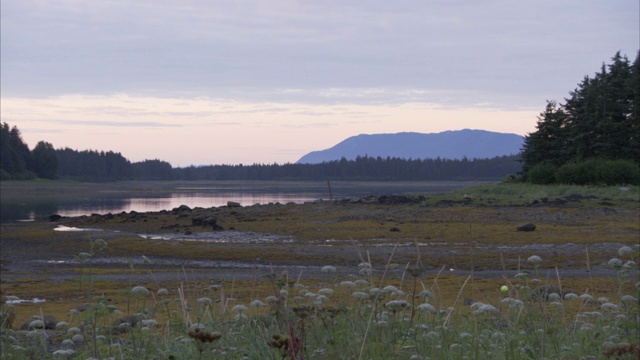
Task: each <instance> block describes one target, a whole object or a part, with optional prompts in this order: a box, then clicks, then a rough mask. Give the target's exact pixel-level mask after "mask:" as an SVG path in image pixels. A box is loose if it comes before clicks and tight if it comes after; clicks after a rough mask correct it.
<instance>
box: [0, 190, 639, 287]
mask: <svg viewBox="0 0 640 360" xmlns="http://www.w3.org/2000/svg"><path fill="white" fill-rule="evenodd" d="M41 191H51V190H50V189H49V190H46V189H45V190H41ZM525 223H532V224H534V225H535V230H534V231H517V227H518V226H520V225H522V224H525ZM639 233H640V227H639V223H638V201H637V199H616V200H612V199H600V198H597V197H593V196H583V195H575V194H574V195H571V196H565V197H562V198H556V199H540V200H534V201H520V202H519V201H518V199H515V200H514V201H509V202H505V201H504V200H497V199H492V198H491V197H485V196H475V197H474V196H461V195H459V194H449V195H427V194H425V195H421V194H413V195H382V196H369V197H364V198H355V199H347V200H340V201H316V202H310V203H305V204H268V205H254V206H233V204H232V205H231V206H221V207H213V208H195V209H191V208H189V207H187V206H181V207H179V208H175V209H172V210H167V211H160V212H148V213H136V212H130V213H120V214H94V215H92V216H81V217H70V218H65V217H62V218H52V219H51V220H49V221H35V222H16V223H7V224H3V225H2V237H1V245H2V255H1V256H2V257H1V259H2V262H1V265H2V279H3V281H8V280H11V281H17V280H19V279H21V278H33V277H34V276H44V277H45V278H48V279H49V280H55V281H61V280H64V279H69V278H73V277H77V274H76V272H77V270H78V268H79V267H80V265H85V266H86V264H85V263H88V262H89V259H82V258H80V257H79V254H83V255H82V256H85V257H86V256H87V254H89V255H90V262H91V266H92V267H93V269H100V268H101V269H103V271H102V274H101V275H100V276H102V277H103V278H105V279H111V280H117V281H124V280H125V279H127V278H128V277H131V276H134V275H132V274H129V273H127V272H122V271H118V269H120V270H122V269H127V268H132V267H133V266H135V267H136V268H137V269H146V270H155V271H156V273H155V275H154V276H155V277H156V281H159V280H170V279H171V278H172V277H175V276H177V275H176V274H178V270H182V271H184V269H189V270H190V272H191V273H192V274H200V275H201V276H205V277H207V278H210V279H216V278H221V279H229V278H234V279H243V278H250V277H254V276H255V272H256V271H258V272H264V273H269V272H274V271H275V270H277V271H286V270H291V271H292V272H293V271H295V272H299V273H301V274H302V275H301V276H322V275H323V273H322V272H321V269H322V267H324V266H326V265H331V266H335V267H336V268H337V269H339V270H344V271H347V272H349V271H357V269H358V264H360V263H363V262H367V263H371V264H372V265H374V268H379V269H385V268H386V269H388V266H387V265H389V264H393V265H394V266H395V268H398V269H402V268H404V267H406V266H407V265H409V264H413V265H415V264H419V265H420V266H421V267H422V268H424V269H426V271H427V272H432V273H436V272H437V273H440V272H443V271H446V272H448V273H455V274H474V276H476V277H481V278H482V277H498V278H500V277H505V276H511V275H513V274H515V273H516V272H518V271H521V270H523V269H529V270H530V269H532V268H533V265H532V264H531V263H529V262H527V259H528V258H529V257H531V256H534V255H536V256H539V257H540V258H541V259H542V260H543V261H542V262H540V263H536V264H535V268H536V270H537V271H543V270H544V271H548V272H550V274H551V275H550V276H556V273H561V274H560V275H562V276H569V277H591V276H602V275H606V276H615V273H616V272H615V270H613V269H610V268H608V267H606V266H603V264H606V263H607V262H608V260H610V259H611V258H612V257H615V256H617V250H618V249H619V248H620V247H621V246H625V245H627V246H634V245H637V244H638V238H639ZM96 240H100V241H104V245H105V246H104V247H103V246H101V247H100V248H99V249H98V247H96V245H95V241H96ZM101 244H102V243H101ZM274 269H275V270H274ZM110 270H113V273H111V274H110V273H109V271H110ZM174 270H175V271H174ZM158 271H161V272H158ZM135 276H137V275H135ZM2 290H3V292H5V291H6V287H5V286H3V289H2Z"/></svg>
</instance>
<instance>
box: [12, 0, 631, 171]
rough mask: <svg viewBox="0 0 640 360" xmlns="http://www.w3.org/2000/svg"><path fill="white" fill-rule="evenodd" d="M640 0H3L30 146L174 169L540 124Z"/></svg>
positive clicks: (615, 42) (621, 30)
mask: <svg viewBox="0 0 640 360" xmlns="http://www.w3.org/2000/svg"><path fill="white" fill-rule="evenodd" d="M639 3H640V2H639V1H638V0H612V1H602V0H563V1H558V0H529V1H513V0H482V1H472V0H468V1H462V0H407V1H403V0H399V1H388V0H367V1H362V0H359V1H355V0H322V1H319V0H318V1H293V0H277V1H275V0H274V1H267V0H228V1H227V0H225V1H219V0H175V1H172V0H163V1H158V0H136V1H129V0H100V1H97V0H93V1H89V0H56V1H47V0H2V1H1V2H0V5H1V9H0V10H1V32H0V35H1V52H0V56H1V63H0V69H1V74H0V79H1V80H0V82H1V93H0V101H1V102H0V112H1V118H2V122H6V123H8V124H9V125H10V126H17V127H18V129H19V130H20V131H21V133H22V137H23V139H24V140H25V142H26V143H27V144H28V145H29V146H30V147H31V148H33V147H35V145H36V144H37V142H38V141H46V142H49V143H51V144H53V146H54V147H55V148H65V147H69V148H72V149H76V150H98V151H109V150H110V151H115V152H119V153H121V154H122V155H123V156H125V157H126V158H128V159H129V160H131V161H142V160H145V159H160V160H164V161H168V162H169V163H171V164H172V165H173V166H174V167H184V166H189V165H210V164H245V165H247V164H256V163H260V164H271V163H279V164H284V163H294V162H296V161H297V160H298V159H299V158H301V157H302V156H304V155H305V154H307V153H309V152H311V151H316V150H323V149H327V148H330V147H332V146H334V145H336V144H337V143H339V142H341V141H343V140H345V139H346V138H348V137H350V136H355V135H358V134H379V133H397V132H421V133H434V132H441V131H446V130H460V129H483V130H489V131H496V132H503V133H515V134H520V135H526V134H528V133H531V132H533V131H535V126H536V121H537V116H538V114H539V113H540V112H542V111H543V110H544V107H545V105H546V101H547V100H555V101H558V102H562V101H563V99H564V98H565V97H568V96H569V92H570V91H572V90H574V89H575V88H576V87H577V84H578V83H579V82H580V81H581V80H582V79H583V78H584V77H585V76H593V74H595V72H597V71H599V70H600V67H601V66H602V64H603V63H605V64H607V63H609V61H610V59H611V57H613V56H614V55H615V53H616V52H618V51H620V52H621V54H622V55H626V56H627V57H628V58H629V60H630V61H633V60H634V59H635V57H636V55H637V53H638V50H639V48H640V24H639V18H640V9H639V6H640V5H639Z"/></svg>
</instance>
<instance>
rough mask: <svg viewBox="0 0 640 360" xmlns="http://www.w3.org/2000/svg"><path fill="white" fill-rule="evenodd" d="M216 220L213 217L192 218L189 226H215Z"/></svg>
mask: <svg viewBox="0 0 640 360" xmlns="http://www.w3.org/2000/svg"><path fill="white" fill-rule="evenodd" d="M217 222H218V220H217V219H216V218H215V217H213V216H209V217H193V218H191V225H193V226H213V227H215V226H216V225H217Z"/></svg>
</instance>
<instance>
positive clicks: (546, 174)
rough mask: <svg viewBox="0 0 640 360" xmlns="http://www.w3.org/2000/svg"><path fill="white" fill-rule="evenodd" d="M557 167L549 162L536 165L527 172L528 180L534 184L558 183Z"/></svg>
mask: <svg viewBox="0 0 640 360" xmlns="http://www.w3.org/2000/svg"><path fill="white" fill-rule="evenodd" d="M556 170H557V167H556V166H555V165H553V164H552V163H549V162H541V163H539V164H536V165H535V166H534V167H532V168H531V169H530V170H529V171H528V172H527V180H528V181H529V182H530V183H532V184H538V185H548V184H553V183H554V182H555V181H556V176H555V175H556Z"/></svg>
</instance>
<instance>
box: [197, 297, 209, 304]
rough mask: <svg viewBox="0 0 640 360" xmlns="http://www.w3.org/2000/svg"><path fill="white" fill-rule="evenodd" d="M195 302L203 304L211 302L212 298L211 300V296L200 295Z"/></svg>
mask: <svg viewBox="0 0 640 360" xmlns="http://www.w3.org/2000/svg"><path fill="white" fill-rule="evenodd" d="M196 302H198V303H200V304H204V305H211V304H213V300H211V298H208V297H201V298H199V299H197V300H196Z"/></svg>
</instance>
